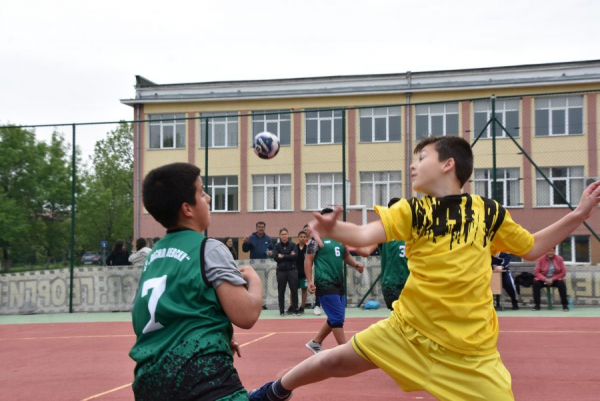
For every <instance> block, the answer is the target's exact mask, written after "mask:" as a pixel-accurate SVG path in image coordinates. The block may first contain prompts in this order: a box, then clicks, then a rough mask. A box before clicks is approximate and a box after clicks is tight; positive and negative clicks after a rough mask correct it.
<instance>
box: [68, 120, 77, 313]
mask: <svg viewBox="0 0 600 401" xmlns="http://www.w3.org/2000/svg"><path fill="white" fill-rule="evenodd" d="M75 127H76V126H75V124H73V125H72V128H73V146H72V152H73V156H72V169H71V170H72V173H71V267H70V269H69V271H70V274H69V275H70V278H69V313H73V271H74V269H75V173H76V165H75V161H76V154H77V152H76V148H75Z"/></svg>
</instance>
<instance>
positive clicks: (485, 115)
mask: <svg viewBox="0 0 600 401" xmlns="http://www.w3.org/2000/svg"><path fill="white" fill-rule="evenodd" d="M473 111H474V117H473V120H474V126H475V132H474V133H473V135H474V137H477V135H479V134H480V133H481V131H482V130H483V127H485V125H486V124H487V123H488V121H490V119H491V118H492V101H491V100H476V101H475V102H474V103H473ZM496 118H497V119H498V120H499V121H500V123H501V124H502V125H503V126H504V128H506V129H507V131H508V132H509V133H510V135H512V137H513V138H515V137H518V136H519V100H518V99H506V100H496ZM491 137H492V125H491V124H490V125H488V126H487V127H486V129H485V132H484V133H483V135H482V136H481V138H491ZM496 138H508V135H506V132H504V130H503V129H502V128H501V127H500V125H498V124H496Z"/></svg>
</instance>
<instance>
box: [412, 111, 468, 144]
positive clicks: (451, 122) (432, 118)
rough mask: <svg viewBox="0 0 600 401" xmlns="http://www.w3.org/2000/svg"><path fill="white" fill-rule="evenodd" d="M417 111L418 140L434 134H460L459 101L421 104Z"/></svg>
mask: <svg viewBox="0 0 600 401" xmlns="http://www.w3.org/2000/svg"><path fill="white" fill-rule="evenodd" d="M416 111H417V140H421V139H423V138H427V137H428V136H430V135H434V136H449V135H454V136H458V102H453V103H440V104H421V105H417V106H416Z"/></svg>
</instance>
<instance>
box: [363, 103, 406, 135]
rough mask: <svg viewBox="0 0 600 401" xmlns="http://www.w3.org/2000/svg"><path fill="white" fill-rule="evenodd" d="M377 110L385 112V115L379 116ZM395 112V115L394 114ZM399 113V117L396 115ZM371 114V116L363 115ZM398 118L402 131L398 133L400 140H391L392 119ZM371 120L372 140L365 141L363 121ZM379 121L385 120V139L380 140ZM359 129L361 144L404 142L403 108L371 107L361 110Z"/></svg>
mask: <svg viewBox="0 0 600 401" xmlns="http://www.w3.org/2000/svg"><path fill="white" fill-rule="evenodd" d="M376 110H385V114H379V115H377V113H376ZM392 112H393V113H392ZM396 112H397V113H398V114H397V115H396V114H395V113H396ZM367 113H370V115H363V114H367ZM394 117H398V126H399V128H400V131H399V132H398V139H390V136H391V135H390V132H391V127H390V125H391V124H390V118H394ZM363 119H364V120H367V119H370V120H371V124H370V125H371V127H370V129H371V133H370V140H363V132H362V120H363ZM377 119H385V139H384V140H378V139H376V136H377V124H376V120H377ZM358 127H359V135H358V141H359V143H385V142H401V141H402V108H401V107H399V106H396V107H370V108H361V109H359V113H358Z"/></svg>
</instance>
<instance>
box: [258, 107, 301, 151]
mask: <svg viewBox="0 0 600 401" xmlns="http://www.w3.org/2000/svg"><path fill="white" fill-rule="evenodd" d="M265 113H267V114H265ZM273 113H277V114H273ZM255 114H256V115H255ZM273 117H277V118H276V119H273ZM282 117H283V118H282ZM286 117H287V119H286ZM260 118H262V121H260ZM257 119H258V121H257ZM255 123H262V125H263V128H262V130H261V131H258V132H255V131H256V130H255V129H254V124H255ZM269 123H276V124H277V132H272V131H269V130H268V129H267V125H268V124H269ZM285 123H287V125H288V133H289V137H287V138H282V137H281V126H282V124H285ZM264 131H267V132H271V133H272V134H274V135H276V136H277V138H279V144H280V145H281V146H291V142H292V112H291V110H261V111H258V110H257V111H253V112H252V138H254V137H255V136H256V135H257V134H260V133H261V132H264ZM250 143H251V144H252V141H250Z"/></svg>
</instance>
